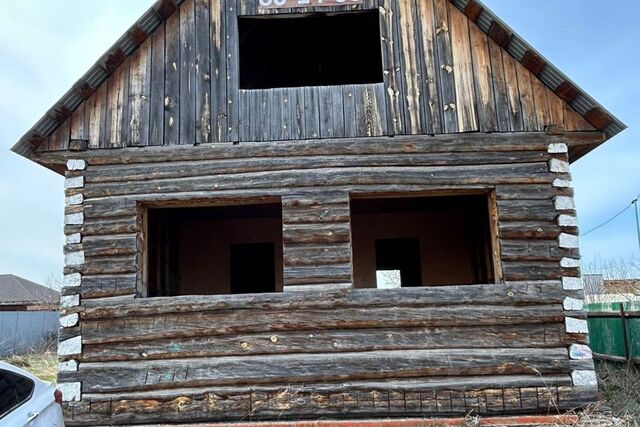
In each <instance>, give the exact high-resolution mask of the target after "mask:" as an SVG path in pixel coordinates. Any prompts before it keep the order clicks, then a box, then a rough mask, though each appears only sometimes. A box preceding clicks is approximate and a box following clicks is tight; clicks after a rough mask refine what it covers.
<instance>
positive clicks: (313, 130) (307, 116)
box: [304, 87, 320, 139]
mask: <svg viewBox="0 0 640 427" xmlns="http://www.w3.org/2000/svg"><path fill="white" fill-rule="evenodd" d="M304 100H305V101H304V124H305V128H306V129H305V135H306V137H307V138H308V139H316V138H319V137H320V90H319V89H318V88H317V87H305V88H304Z"/></svg>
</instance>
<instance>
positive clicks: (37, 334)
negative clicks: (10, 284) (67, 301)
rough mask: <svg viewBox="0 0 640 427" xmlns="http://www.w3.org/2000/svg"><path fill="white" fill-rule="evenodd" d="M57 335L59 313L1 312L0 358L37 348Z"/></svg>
mask: <svg viewBox="0 0 640 427" xmlns="http://www.w3.org/2000/svg"><path fill="white" fill-rule="evenodd" d="M57 333H58V312H57V311H0V357H6V356H11V355H14V354H20V353H24V352H26V351H29V350H31V349H34V348H37V347H39V346H41V345H42V344H43V343H44V342H45V341H46V340H47V339H49V338H50V337H52V336H56V335H57Z"/></svg>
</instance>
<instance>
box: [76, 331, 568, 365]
mask: <svg viewBox="0 0 640 427" xmlns="http://www.w3.org/2000/svg"><path fill="white" fill-rule="evenodd" d="M272 337H273V334H270V333H257V334H242V335H223V336H198V337H195V338H172V339H159V340H158V339H155V340H149V339H146V337H144V336H143V337H141V338H140V341H136V342H126V343H109V344H85V345H84V347H83V351H82V356H81V361H83V362H104V361H116V360H120V361H125V360H155V359H180V358H187V357H220V356H241V355H256V354H285V353H339V352H350V351H374V350H419V349H437V348H451V347H453V346H454V345H453V343H464V347H465V348H521V347H530V348H531V347H536V348H538V347H540V348H542V347H562V346H567V345H568V344H569V343H572V342H573V341H570V340H569V337H568V336H567V334H566V333H565V327H564V323H556V324H543V325H524V326H522V325H507V326H488V327H487V326H485V327H480V326H469V327H463V328H458V327H449V328H409V329H393V328H382V329H356V330H335V331H331V330H316V331H313V332H311V331H288V332H280V333H278V334H277V338H278V339H277V340H275V341H274V340H273V339H272Z"/></svg>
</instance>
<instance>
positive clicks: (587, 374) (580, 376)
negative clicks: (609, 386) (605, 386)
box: [571, 371, 598, 387]
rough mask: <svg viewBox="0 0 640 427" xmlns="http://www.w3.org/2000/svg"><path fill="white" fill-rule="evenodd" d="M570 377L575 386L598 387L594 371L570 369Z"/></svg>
mask: <svg viewBox="0 0 640 427" xmlns="http://www.w3.org/2000/svg"><path fill="white" fill-rule="evenodd" d="M571 379H572V380H573V385H574V386H576V387H579V386H582V387H598V377H597V376H596V371H571Z"/></svg>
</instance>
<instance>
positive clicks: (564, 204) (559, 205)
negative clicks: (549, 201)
mask: <svg viewBox="0 0 640 427" xmlns="http://www.w3.org/2000/svg"><path fill="white" fill-rule="evenodd" d="M553 203H554V205H555V207H556V210H557V211H571V210H575V209H576V205H575V203H574V202H573V197H570V196H556V198H555V199H554V201H553Z"/></svg>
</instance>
